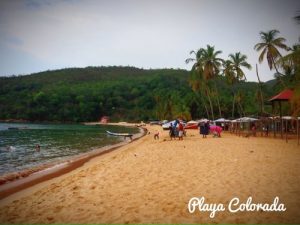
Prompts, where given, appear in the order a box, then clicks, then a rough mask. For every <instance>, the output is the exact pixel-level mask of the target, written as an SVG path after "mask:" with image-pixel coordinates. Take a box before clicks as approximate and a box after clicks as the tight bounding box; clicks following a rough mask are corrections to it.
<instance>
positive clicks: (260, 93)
mask: <svg viewBox="0 0 300 225" xmlns="http://www.w3.org/2000/svg"><path fill="white" fill-rule="evenodd" d="M256 76H257V79H258V87H259V97H260V113H261V114H262V113H263V112H264V111H265V110H264V98H263V93H262V86H261V82H260V79H259V75H258V68H257V64H256Z"/></svg>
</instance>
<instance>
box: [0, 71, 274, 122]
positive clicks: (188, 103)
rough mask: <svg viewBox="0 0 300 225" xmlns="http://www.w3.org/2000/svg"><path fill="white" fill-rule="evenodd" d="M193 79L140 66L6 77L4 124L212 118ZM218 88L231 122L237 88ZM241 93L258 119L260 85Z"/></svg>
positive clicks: (1, 101)
mask: <svg viewBox="0 0 300 225" xmlns="http://www.w3.org/2000/svg"><path fill="white" fill-rule="evenodd" d="M188 78H189V72H188V71H186V70H179V69H155V70H152V69H150V70H144V69H138V68H134V67H86V68H69V69H61V70H55V71H45V72H40V73H35V74H31V75H26V76H14V77H1V78H0V119H2V120H6V119H25V120H30V121H63V122H80V121H96V120H99V118H101V116H103V115H107V116H110V117H111V119H112V120H114V121H120V120H126V121H140V120H144V121H147V120H149V119H155V118H158V119H163V118H165V119H172V118H174V117H175V116H178V115H183V116H184V117H186V118H187V119H188V118H191V117H192V118H200V117H207V116H206V113H205V109H204V106H203V104H202V103H201V101H200V100H199V97H198V96H196V95H195V93H194V92H193V91H192V90H191V88H190V87H189V82H188V80H189V79H188ZM269 83H270V84H269ZM269 83H265V86H264V92H265V93H264V94H265V96H266V99H267V97H268V96H271V95H272V94H274V93H275V92H274V89H273V86H274V82H269ZM217 87H218V90H219V97H220V104H221V109H222V113H223V116H224V117H230V116H231V107H232V89H231V87H230V86H229V85H228V84H227V83H226V81H225V78H223V77H219V78H218V80H217ZM237 89H241V90H243V96H242V97H243V101H242V105H243V108H244V111H245V114H247V115H256V114H257V112H258V111H259V109H258V104H257V99H256V97H255V96H256V94H255V93H256V91H257V83H255V82H242V83H240V84H238V86H237ZM214 107H215V108H216V109H217V106H216V105H214ZM215 111H216V112H217V110H215ZM236 116H239V114H238V112H237V114H236ZM216 117H218V116H217V114H216Z"/></svg>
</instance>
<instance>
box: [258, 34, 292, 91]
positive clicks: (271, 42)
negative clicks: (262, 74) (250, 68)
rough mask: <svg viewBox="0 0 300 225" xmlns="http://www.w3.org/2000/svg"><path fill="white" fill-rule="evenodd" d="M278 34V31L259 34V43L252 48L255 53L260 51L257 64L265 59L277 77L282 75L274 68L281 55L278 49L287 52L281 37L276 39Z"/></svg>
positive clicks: (283, 39)
mask: <svg viewBox="0 0 300 225" xmlns="http://www.w3.org/2000/svg"><path fill="white" fill-rule="evenodd" d="M278 34H279V31H278V30H270V31H268V32H262V31H261V32H260V38H261V41H262V42H260V43H257V44H256V45H255V46H254V49H255V50H256V51H261V53H260V55H259V58H258V61H259V63H262V62H263V60H264V58H265V57H266V58H267V61H268V65H269V68H270V70H272V69H273V68H274V69H275V70H276V73H277V74H278V75H280V76H281V75H283V74H282V73H280V72H279V71H278V68H277V66H276V61H277V60H278V59H279V58H281V53H280V52H279V49H283V50H287V49H288V47H287V46H286V45H285V44H284V42H285V41H286V40H285V38H283V37H277V35H278ZM281 83H282V85H283V86H284V87H285V84H284V82H283V81H282V80H281Z"/></svg>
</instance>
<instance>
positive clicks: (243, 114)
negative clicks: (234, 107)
mask: <svg viewBox="0 0 300 225" xmlns="http://www.w3.org/2000/svg"><path fill="white" fill-rule="evenodd" d="M238 105H239V107H240V110H241V113H242V116H243V117H244V116H245V113H244V110H243V107H242V105H241V103H240V101H238Z"/></svg>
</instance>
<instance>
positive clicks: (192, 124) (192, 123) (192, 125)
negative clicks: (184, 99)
mask: <svg viewBox="0 0 300 225" xmlns="http://www.w3.org/2000/svg"><path fill="white" fill-rule="evenodd" d="M184 129H198V122H197V121H194V120H191V121H189V122H187V123H186V126H185V127H184Z"/></svg>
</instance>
